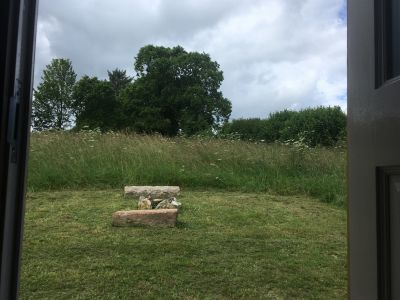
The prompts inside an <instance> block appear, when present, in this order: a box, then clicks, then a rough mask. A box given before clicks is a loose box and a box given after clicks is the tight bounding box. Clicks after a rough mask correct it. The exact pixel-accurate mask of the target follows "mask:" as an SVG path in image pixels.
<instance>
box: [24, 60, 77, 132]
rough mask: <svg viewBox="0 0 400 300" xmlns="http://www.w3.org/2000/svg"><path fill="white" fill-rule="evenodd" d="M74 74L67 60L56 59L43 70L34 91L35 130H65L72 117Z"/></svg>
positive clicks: (33, 123) (33, 118)
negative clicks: (39, 81) (40, 79)
mask: <svg viewBox="0 0 400 300" xmlns="http://www.w3.org/2000/svg"><path fill="white" fill-rule="evenodd" d="M75 82H76V74H75V72H74V70H73V68H72V63H71V61H70V60H69V59H65V58H56V59H53V60H52V61H51V63H50V64H49V65H47V66H46V68H45V69H44V70H43V75H42V81H41V83H40V84H39V86H38V87H37V89H35V91H34V99H33V111H32V125H33V128H34V129H35V130H47V129H65V128H67V127H68V126H69V125H70V124H71V119H72V116H73V110H72V105H73V96H72V93H73V89H74V85H75Z"/></svg>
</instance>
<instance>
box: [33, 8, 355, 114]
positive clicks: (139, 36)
mask: <svg viewBox="0 0 400 300" xmlns="http://www.w3.org/2000/svg"><path fill="white" fill-rule="evenodd" d="M346 18H347V15H346V0H246V1H243V0H113V1H110V0H41V1H39V19H38V30H37V37H36V63H35V85H37V84H38V83H39V82H40V77H41V74H42V71H43V69H44V68H45V66H46V65H47V64H49V63H50V62H51V59H52V58H69V59H71V61H72V64H73V68H74V70H75V72H76V73H77V75H78V78H79V77H80V76H83V75H89V76H97V77H99V78H102V79H105V78H106V77H107V70H113V69H115V68H119V69H124V70H126V71H127V73H128V74H130V75H135V72H134V69H133V64H134V58H135V56H136V55H137V53H138V51H139V49H140V48H141V47H143V46H145V45H148V44H153V45H158V46H168V47H173V46H176V45H181V46H183V47H184V48H185V49H186V50H187V51H197V52H205V53H208V54H210V56H211V59H212V60H215V61H217V62H218V63H219V64H220V68H221V70H222V71H223V72H224V81H223V84H222V86H221V90H222V92H223V94H224V96H225V97H227V98H228V99H229V100H230V101H231V102H232V115H231V117H232V118H234V119H237V118H252V117H259V118H265V117H267V116H268V115H269V113H271V112H275V111H278V110H283V109H294V110H298V109H302V108H307V107H315V106H319V105H324V106H328V105H330V106H333V105H339V106H341V107H342V108H343V110H346V102H347V79H346V72H347V69H346V60H347V52H346V51H347V50H346V48H347V45H346V35H347V22H346Z"/></svg>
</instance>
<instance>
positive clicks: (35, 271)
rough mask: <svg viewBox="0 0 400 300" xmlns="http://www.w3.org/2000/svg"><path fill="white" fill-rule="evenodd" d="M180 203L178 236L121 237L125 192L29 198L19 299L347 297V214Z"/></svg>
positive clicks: (299, 204)
mask: <svg viewBox="0 0 400 300" xmlns="http://www.w3.org/2000/svg"><path fill="white" fill-rule="evenodd" d="M97 146H98V145H97ZM109 147H111V146H109ZM221 150H222V151H223V149H221ZM71 151H72V149H71ZM87 151H89V150H87ZM121 151H122V150H121ZM194 151H195V150H194ZM259 151H262V150H259ZM63 155H65V154H63ZM110 159H112V158H110ZM66 173H67V174H68V170H67V171H66ZM180 200H181V201H182V202H183V204H184V209H183V211H182V214H181V215H180V216H179V224H178V227H177V228H173V229H150V228H115V227H112V226H111V214H112V212H114V211H116V210H120V209H134V208H135V207H136V204H135V201H134V200H127V199H124V198H123V196H122V193H121V190H119V189H118V190H109V191H48V192H30V193H29V194H28V198H27V209H26V217H25V235H24V244H23V258H22V278H21V295H20V296H21V299H35V300H37V299H344V298H345V297H346V285H347V283H346V280H347V273H346V213H345V210H344V209H343V208H340V207H337V206H333V205H330V204H326V203H322V202H320V201H317V200H316V199H312V198H307V197H303V196H291V197H288V196H276V195H268V194H262V193H240V192H216V191H212V192H211V191H210V192H199V191H188V190H185V191H184V193H183V195H182V197H180Z"/></svg>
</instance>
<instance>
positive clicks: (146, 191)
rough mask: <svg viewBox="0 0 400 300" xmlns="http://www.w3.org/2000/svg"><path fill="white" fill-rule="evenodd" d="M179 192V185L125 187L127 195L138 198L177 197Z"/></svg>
mask: <svg viewBox="0 0 400 300" xmlns="http://www.w3.org/2000/svg"><path fill="white" fill-rule="evenodd" d="M179 193H180V188H179V186H126V187H125V189H124V194H125V196H128V197H136V198H138V197H140V196H144V197H147V196H150V197H151V198H153V199H157V198H161V199H166V198H170V197H176V196H178V195H179Z"/></svg>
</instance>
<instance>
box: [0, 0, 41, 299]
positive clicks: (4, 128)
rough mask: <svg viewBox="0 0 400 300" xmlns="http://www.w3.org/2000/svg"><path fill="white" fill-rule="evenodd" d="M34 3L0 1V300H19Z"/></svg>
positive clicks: (33, 44)
mask: <svg viewBox="0 0 400 300" xmlns="http://www.w3.org/2000/svg"><path fill="white" fill-rule="evenodd" d="M37 4H38V3H37V0H1V1H0V93H1V101H0V201H1V202H0V255H1V259H0V299H17V296H18V282H19V270H20V253H21V242H22V227H23V217H24V203H25V186H26V166H27V149H28V143H29V133H30V114H31V99H32V78H33V76H32V73H33V62H34V50H35V33H36V19H37Z"/></svg>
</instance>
